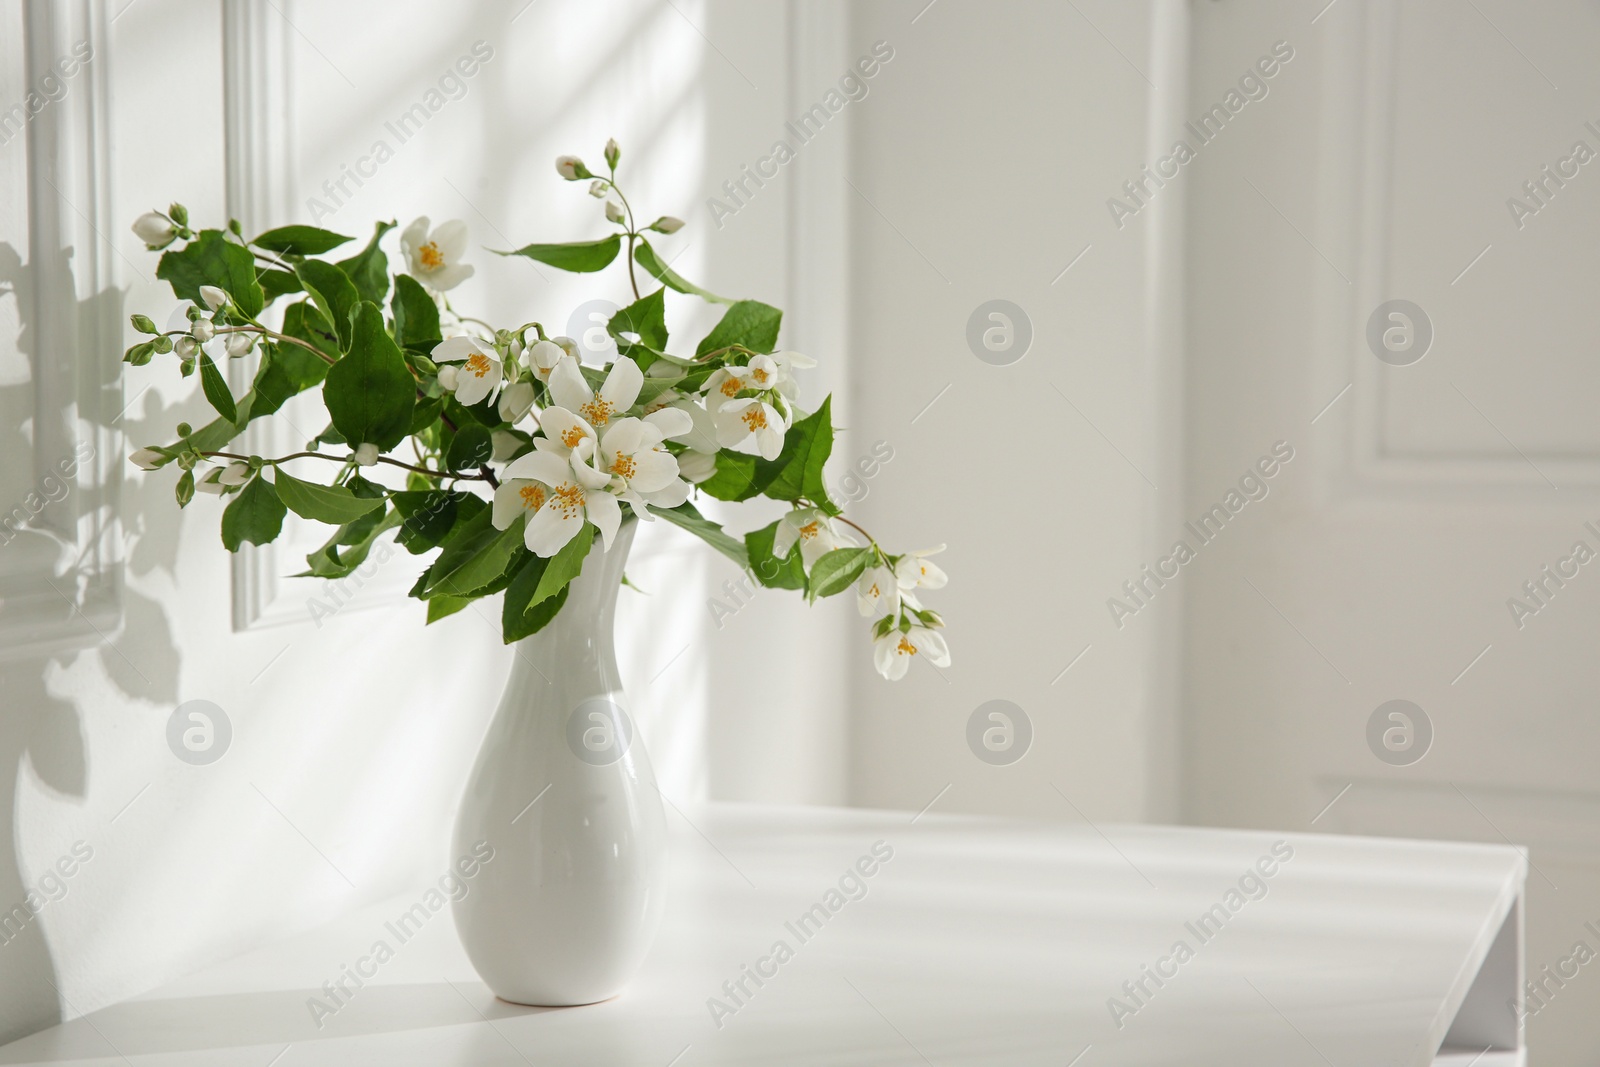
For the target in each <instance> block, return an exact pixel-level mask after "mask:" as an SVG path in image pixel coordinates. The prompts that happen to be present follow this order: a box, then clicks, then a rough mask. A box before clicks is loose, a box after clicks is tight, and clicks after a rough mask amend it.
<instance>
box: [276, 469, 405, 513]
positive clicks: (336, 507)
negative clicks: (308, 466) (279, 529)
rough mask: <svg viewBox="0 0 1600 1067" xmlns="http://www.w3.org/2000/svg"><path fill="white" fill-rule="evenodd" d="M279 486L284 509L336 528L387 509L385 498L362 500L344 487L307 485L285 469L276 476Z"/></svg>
mask: <svg viewBox="0 0 1600 1067" xmlns="http://www.w3.org/2000/svg"><path fill="white" fill-rule="evenodd" d="M273 477H274V480H275V481H276V484H277V489H278V499H279V500H282V501H283V503H284V506H285V507H287V508H288V509H289V510H290V511H292V512H294V513H295V514H296V515H299V516H301V517H302V518H307V519H315V520H316V521H317V522H326V523H329V524H331V525H334V526H343V525H344V524H345V523H348V522H354V521H355V520H357V519H359V518H361V517H362V516H363V515H365V514H367V513H368V512H370V511H373V510H375V509H377V508H381V507H383V504H384V500H383V497H381V496H380V497H358V496H356V495H355V494H354V493H352V492H351V491H350V490H348V489H346V488H344V487H343V486H341V485H317V484H316V483H315V482H303V481H301V480H300V479H299V478H295V477H293V476H292V475H290V474H289V472H288V471H285V470H283V469H282V468H281V467H280V468H279V469H278V471H277V473H276V474H275V475H274V476H273Z"/></svg>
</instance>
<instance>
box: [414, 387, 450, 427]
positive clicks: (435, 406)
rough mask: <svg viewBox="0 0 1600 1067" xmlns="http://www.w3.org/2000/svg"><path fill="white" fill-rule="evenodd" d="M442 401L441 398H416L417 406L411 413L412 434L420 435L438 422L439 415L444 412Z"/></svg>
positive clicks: (442, 398)
mask: <svg viewBox="0 0 1600 1067" xmlns="http://www.w3.org/2000/svg"><path fill="white" fill-rule="evenodd" d="M444 399H445V398H444V397H442V396H430V397H418V398H417V406H416V408H415V409H413V410H412V412H411V432H412V433H413V434H418V433H421V432H422V431H423V430H426V429H427V428H428V427H430V426H432V425H433V424H434V423H436V422H438V421H439V413H440V412H441V411H443V410H444Z"/></svg>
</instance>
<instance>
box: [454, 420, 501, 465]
mask: <svg viewBox="0 0 1600 1067" xmlns="http://www.w3.org/2000/svg"><path fill="white" fill-rule="evenodd" d="M493 453H494V443H493V441H492V440H491V439H490V436H489V427H487V426H484V425H482V424H480V423H476V422H469V423H467V424H466V425H464V426H462V427H461V428H460V429H459V430H457V431H456V435H455V437H454V438H453V439H452V440H451V442H450V447H449V449H448V450H447V451H446V452H445V454H444V465H445V467H446V468H447V469H449V470H453V471H459V470H471V469H472V468H474V467H480V466H482V465H483V464H485V463H487V462H489V457H490V456H491V455H493Z"/></svg>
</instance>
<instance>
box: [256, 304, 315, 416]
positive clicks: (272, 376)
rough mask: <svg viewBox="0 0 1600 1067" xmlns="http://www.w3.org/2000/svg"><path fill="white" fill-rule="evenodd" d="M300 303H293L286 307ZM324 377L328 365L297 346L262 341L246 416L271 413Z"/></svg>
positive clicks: (291, 309) (299, 305) (297, 305)
mask: <svg viewBox="0 0 1600 1067" xmlns="http://www.w3.org/2000/svg"><path fill="white" fill-rule="evenodd" d="M303 306H304V305H302V304H296V305H294V307H291V308H290V309H289V310H290V311H293V310H294V308H295V307H303ZM287 317H288V316H285V318H287ZM327 376H328V365H327V364H326V363H324V362H323V361H322V360H320V359H318V358H317V357H316V356H314V355H312V354H311V353H310V352H307V351H306V350H305V349H303V348H301V347H300V346H299V345H284V344H276V345H275V344H263V345H262V346H261V365H260V366H259V367H257V368H256V380H255V384H254V386H253V387H252V391H253V392H254V394H255V403H254V405H253V406H252V407H251V408H250V417H251V418H252V419H259V418H260V417H261V416H263V415H270V414H272V413H273V412H274V411H277V410H278V409H279V408H280V407H282V406H283V403H284V401H286V400H288V399H289V398H290V397H291V396H295V395H297V394H299V393H303V392H305V391H306V390H307V389H310V388H311V387H312V386H314V385H317V384H319V383H320V382H321V381H322V379H324V378H326V377H327Z"/></svg>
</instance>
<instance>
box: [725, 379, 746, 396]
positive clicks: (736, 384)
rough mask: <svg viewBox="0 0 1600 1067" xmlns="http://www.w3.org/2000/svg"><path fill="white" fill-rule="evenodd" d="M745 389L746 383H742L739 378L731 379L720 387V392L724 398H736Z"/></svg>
mask: <svg viewBox="0 0 1600 1067" xmlns="http://www.w3.org/2000/svg"><path fill="white" fill-rule="evenodd" d="M743 388H744V383H743V382H741V381H740V380H739V379H737V378H734V377H729V378H728V379H727V380H726V381H724V382H723V383H722V385H721V386H720V387H719V391H720V392H721V393H722V395H723V396H726V397H735V396H738V395H739V390H740V389H743Z"/></svg>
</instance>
